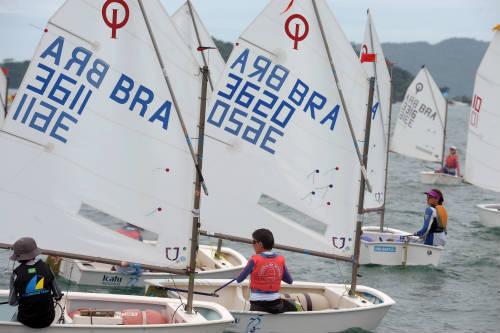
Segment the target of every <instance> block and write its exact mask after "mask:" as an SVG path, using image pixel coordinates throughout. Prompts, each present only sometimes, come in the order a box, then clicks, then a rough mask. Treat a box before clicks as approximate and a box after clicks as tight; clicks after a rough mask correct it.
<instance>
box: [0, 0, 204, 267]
mask: <svg viewBox="0 0 500 333" xmlns="http://www.w3.org/2000/svg"><path fill="white" fill-rule="evenodd" d="M143 5H144V8H145V12H146V16H147V17H148V19H149V22H150V24H151V29H152V31H153V33H154V37H155V39H156V42H157V44H158V47H159V50H160V53H161V57H162V60H163V62H164V63H165V65H166V72H167V74H168V75H171V76H172V77H175V80H172V84H173V90H174V91H177V92H179V94H182V96H183V98H179V104H180V108H181V111H182V113H183V115H184V116H185V117H186V118H187V120H186V122H187V123H188V124H191V125H190V129H189V130H190V131H192V132H194V130H195V124H196V121H197V119H198V115H197V113H198V112H197V110H198V109H199V88H197V87H200V75H199V66H198V64H197V63H196V60H195V59H194V58H193V56H192V54H191V52H190V51H189V50H188V49H187V47H186V45H185V44H184V41H183V40H182V38H181V37H180V36H179V35H178V32H177V30H176V29H175V27H174V25H173V23H172V22H171V20H170V17H169V16H168V15H167V13H166V12H165V10H164V9H163V7H162V6H161V4H160V3H159V1H157V0H148V1H143ZM103 13H106V15H104V16H103ZM145 22H146V21H145V18H144V16H143V14H142V12H141V10H140V7H139V2H138V1H137V0H128V1H123V2H103V1H98V0H93V1H88V0H85V1H84V0H69V1H67V2H66V3H65V4H64V5H63V6H62V7H61V8H60V9H59V10H58V11H57V13H56V14H55V15H54V16H53V17H52V18H51V19H50V21H49V23H48V25H47V28H46V30H45V34H44V35H43V37H42V39H41V41H40V44H39V46H38V48H37V50H36V53H35V55H34V57H33V59H32V61H31V64H30V67H29V68H28V71H27V73H26V76H25V77H24V80H23V82H22V84H21V87H20V89H19V91H18V93H17V97H16V100H15V103H14V104H13V105H12V109H11V112H9V116H8V118H7V119H6V123H5V126H4V128H3V130H4V131H5V132H6V133H5V132H2V133H1V134H0V151H1V152H2V155H3V156H8V158H5V159H2V172H1V173H0V205H1V209H0V220H1V221H2V233H1V234H0V242H5V243H12V242H14V241H15V240H16V239H17V238H19V237H21V236H26V235H31V236H33V237H34V238H36V240H37V242H38V243H39V246H40V247H42V248H46V249H51V250H58V251H64V252H71V253H82V254H87V255H93V256H98V257H105V258H112V259H122V260H127V261H131V262H140V263H144V264H154V265H160V266H168V267H175V266H182V267H186V263H187V261H188V258H189V250H190V246H189V238H190V234H191V224H192V212H191V210H192V205H193V186H192V182H193V178H194V167H193V162H192V160H191V157H190V154H189V152H188V148H187V145H186V139H185V136H184V134H183V132H182V131H181V128H180V123H179V120H178V118H177V116H176V113H175V109H174V105H173V103H172V96H171V95H170V93H169V89H168V88H167V85H166V82H165V79H164V77H163V72H162V69H161V67H160V64H159V60H158V58H157V56H156V54H155V51H154V47H153V42H152V39H151V36H150V34H149V33H148V29H147V26H146V23H145ZM83 204H87V205H90V206H92V207H94V208H96V209H98V210H100V211H102V212H104V213H107V214H109V215H111V216H113V217H116V218H118V219H121V220H123V221H125V222H129V223H132V224H134V225H137V226H140V227H142V228H144V229H146V230H149V231H152V232H154V233H157V234H158V237H159V238H158V243H157V245H156V246H151V245H146V244H143V243H141V242H138V241H135V240H132V239H130V238H128V237H126V236H123V235H121V234H119V233H116V232H115V231H113V230H110V229H108V228H105V227H103V226H101V225H99V224H97V223H95V222H92V221H90V220H88V219H86V218H84V217H82V216H81V215H80V214H78V213H79V210H80V208H81V207H82V205H83Z"/></svg>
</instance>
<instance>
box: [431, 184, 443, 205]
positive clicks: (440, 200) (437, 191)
mask: <svg viewBox="0 0 500 333" xmlns="http://www.w3.org/2000/svg"><path fill="white" fill-rule="evenodd" d="M431 191H434V192H436V193H437V194H439V199H438V204H440V205H442V204H443V202H444V196H443V193H442V192H441V191H440V190H438V189H437V188H433V189H432V190H431Z"/></svg>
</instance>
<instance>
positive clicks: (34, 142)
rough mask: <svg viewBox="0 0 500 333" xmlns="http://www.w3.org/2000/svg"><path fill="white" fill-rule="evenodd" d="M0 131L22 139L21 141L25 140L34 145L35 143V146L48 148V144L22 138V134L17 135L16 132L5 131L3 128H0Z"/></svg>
mask: <svg viewBox="0 0 500 333" xmlns="http://www.w3.org/2000/svg"><path fill="white" fill-rule="evenodd" d="M0 133H5V134H7V135H10V136H13V137H15V138H17V139H21V140H23V141H26V142H29V143H32V144H34V145H36V146H39V147H43V148H45V149H47V148H49V146H48V145H44V144H41V143H38V142H36V141H33V140H30V139H27V138H24V137H22V136H20V135H17V134H14V133H11V132H7V131H5V130H3V129H0Z"/></svg>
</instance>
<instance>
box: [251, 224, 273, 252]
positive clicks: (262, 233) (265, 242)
mask: <svg viewBox="0 0 500 333" xmlns="http://www.w3.org/2000/svg"><path fill="white" fill-rule="evenodd" d="M252 237H253V239H255V240H256V241H258V242H261V243H262V246H263V247H264V249H266V250H271V249H272V248H273V246H274V236H273V233H272V232H271V231H270V230H268V229H257V230H255V231H254V232H253V233H252Z"/></svg>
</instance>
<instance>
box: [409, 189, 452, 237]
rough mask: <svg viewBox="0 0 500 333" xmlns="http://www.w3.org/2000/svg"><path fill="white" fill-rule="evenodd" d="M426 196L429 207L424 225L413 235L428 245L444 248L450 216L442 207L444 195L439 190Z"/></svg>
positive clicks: (434, 190) (426, 210)
mask: <svg viewBox="0 0 500 333" xmlns="http://www.w3.org/2000/svg"><path fill="white" fill-rule="evenodd" d="M425 194H426V195H427V205H428V207H427V208H426V209H425V217H424V225H423V226H422V229H420V230H419V231H417V232H415V233H414V234H413V235H414V236H419V237H420V238H422V239H423V240H424V244H426V245H432V246H444V245H445V244H446V238H445V237H446V227H447V220H448V214H447V213H446V210H445V209H444V207H443V206H442V203H443V194H442V193H441V191H439V190H437V189H432V190H430V191H429V192H425Z"/></svg>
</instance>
